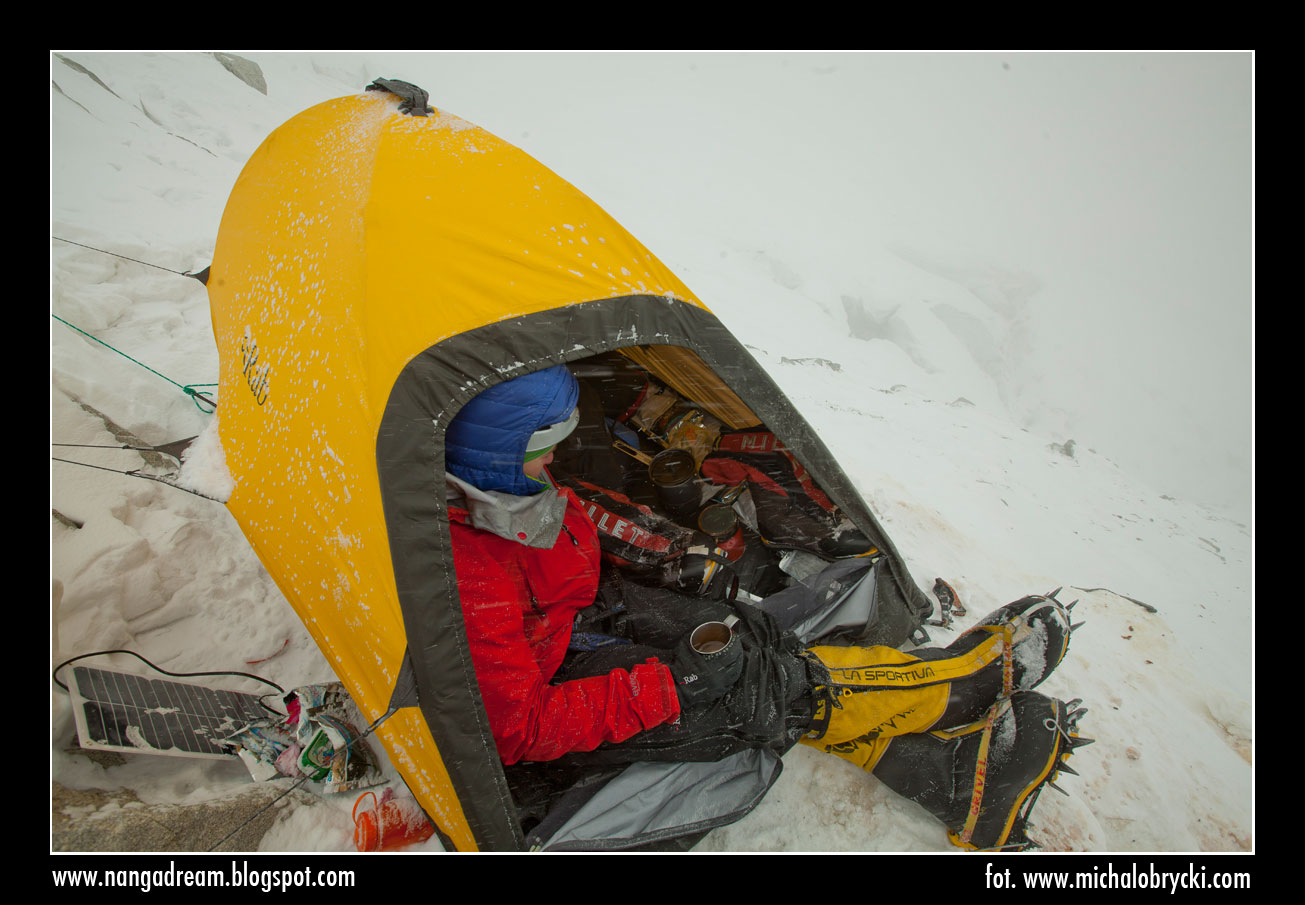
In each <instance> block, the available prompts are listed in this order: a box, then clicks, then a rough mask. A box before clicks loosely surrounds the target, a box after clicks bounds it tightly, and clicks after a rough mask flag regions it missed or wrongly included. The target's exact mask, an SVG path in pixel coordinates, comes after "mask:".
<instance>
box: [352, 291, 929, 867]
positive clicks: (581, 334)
mask: <svg viewBox="0 0 1305 905" xmlns="http://www.w3.org/2000/svg"><path fill="white" fill-rule="evenodd" d="M636 345H671V346H682V347H685V348H688V349H692V350H693V351H695V352H696V353H697V354H698V355H699V357H701V358H702V360H703V361H704V362H705V363H706V364H707V365H708V366H710V367H711V368H712V369H713V370H714V371H715V373H716V374H717V376H718V377H720V378H721V380H722V381H723V382H724V383H725V384H727V385H728V386H730V387H731V388H732V389H733V390H734V392H735V393H737V394H738V396H739V397H740V398H741V399H742V400H743V401H744V403H746V404H747V405H748V406H749V407H750V408H751V409H752V411H753V412H755V413H756V415H757V416H758V417H759V418H761V419H762V421H763V422H764V423H765V424H766V426H767V428H769V429H770V430H771V431H772V432H773V433H774V434H775V435H776V437H778V438H779V440H780V441H781V442H782V443H784V444H785V446H787V447H788V448H789V449H790V450H791V451H792V452H793V453H794V454H795V455H796V456H797V458H798V459H799V460H800V461H801V462H802V463H803V465H805V466H806V468H807V470H808V471H809V472H810V473H811V476H812V477H813V479H814V480H815V481H816V483H817V484H818V485H819V486H820V487H821V489H823V490H824V491H825V493H826V494H827V495H828V496H829V498H830V499H831V500H833V502H834V503H835V504H836V505H838V506H839V507H840V508H841V509H842V510H843V511H844V513H845V514H846V515H847V516H848V517H849V518H851V520H852V521H853V522H854V523H855V524H856V525H857V526H858V527H859V528H860V529H861V530H862V531H864V532H865V533H866V534H867V535H868V536H869V537H870V539H871V540H872V542H874V543H875V544H876V545H877V546H878V547H879V549H880V550H881V551H883V552H884V554H885V560H883V565H884V566H886V568H885V567H881V568H879V569H876V572H877V574H878V575H879V579H878V581H879V587H878V589H877V594H878V598H879V607H878V610H879V614H880V619H879V621H878V622H877V623H876V625H875V626H874V627H873V632H872V634H867V635H863V636H861V637H855V638H853V637H849V639H848V640H859V641H863V642H867V643H889V644H893V645H896V644H900V643H901V642H902V641H904V640H905V639H906V638H907V637H908V636H909V635H910V633H911V631H912V630H914V628H915V627H916V626H918V625H919V622H920V620H921V619H922V618H923V617H924V616H925V615H927V614H928V612H929V611H930V608H931V605H930V603H929V601H928V599H927V598H926V597H925V596H924V593H923V591H921V590H920V588H919V587H917V586H916V585H915V583H914V582H913V581H912V579H911V577H910V575H909V574H908V573H907V571H906V568H905V566H904V564H903V563H902V561H901V557H900V555H899V554H898V553H897V550H896V549H895V548H894V547H893V545H892V543H891V541H890V540H889V539H888V537H887V536H886V534H885V533H884V531H883V530H882V528H881V527H880V526H879V524H878V522H877V521H876V520H875V518H874V516H873V515H872V514H871V513H870V512H869V510H868V509H867V507H866V506H865V504H864V503H863V502H862V500H861V498H860V496H859V494H858V493H857V492H856V490H855V488H853V487H852V485H851V482H850V481H849V479H848V478H847V476H846V475H845V474H843V472H842V470H841V469H840V468H839V467H838V465H837V463H836V462H835V461H834V460H833V457H832V456H831V455H830V453H829V451H828V449H827V448H826V447H825V445H824V443H823V442H821V440H820V439H819V437H817V436H816V434H815V432H814V431H813V430H812V428H811V426H810V425H809V424H807V422H806V420H805V419H803V417H802V416H801V415H800V414H799V413H798V412H797V410H796V409H795V408H794V407H793V406H792V404H791V403H790V402H788V400H787V399H786V398H785V397H784V395H783V393H782V392H781V391H780V390H779V388H778V387H777V386H776V385H775V383H774V382H773V381H772V380H771V379H770V377H769V376H768V375H767V374H766V373H765V371H764V370H763V369H762V368H761V366H760V365H759V364H757V362H756V361H755V360H754V359H753V358H752V356H751V355H750V354H749V353H748V351H747V350H746V349H745V348H744V347H743V345H742V344H741V343H740V342H739V341H738V340H737V339H735V338H734V336H733V335H732V334H730V332H729V331H728V330H727V329H726V328H725V327H724V325H723V324H721V322H720V321H719V320H718V319H717V318H716V317H715V316H714V315H712V314H711V313H710V312H708V311H705V310H703V309H702V308H699V307H698V306H696V305H692V304H689V303H687V302H683V301H681V300H678V299H674V298H669V297H666V296H658V295H632V296H618V297H614V298H609V299H602V300H598V301H588V302H583V303H579V304H574V305H567V306H564V307H560V308H554V309H551V310H547V311H541V312H538V313H535V314H529V315H523V316H520V317H514V318H509V319H506V320H501V321H497V322H495V323H492V324H487V325H485V326H483V327H479V328H476V329H474V330H469V331H466V332H465V333H460V334H457V335H454V336H452V337H449V338H448V339H445V340H443V341H441V342H439V343H436V344H435V345H433V346H431V347H430V348H428V349H426V350H425V351H424V352H422V353H420V354H419V355H417V356H416V357H415V358H413V359H412V360H411V361H410V362H409V363H408V365H407V366H406V367H405V368H404V370H403V371H402V373H401V374H400V375H399V377H398V379H397V380H396V381H395V384H394V386H393V388H392V389H391V391H390V396H389V399H388V401H387V404H386V409H385V412H384V415H383V416H382V419H381V424H380V428H379V431H378V435H377V443H376V458H377V471H378V477H379V482H380V487H381V498H382V502H383V505H384V508H385V523H386V529H387V533H388V536H389V543H390V555H391V559H392V561H393V567H394V577H395V583H396V586H397V592H398V598H399V603H400V607H401V609H402V612H403V620H404V628H405V631H406V633H407V638H408V650H409V655H410V657H411V667H412V668H411V678H413V679H415V682H416V688H417V706H419V707H420V708H421V711H422V715H423V716H424V717H425V720H426V723H427V725H428V727H429V728H430V731H431V733H432V735H433V737H434V739H435V742H436V744H437V745H438V747H439V750H440V754H441V757H442V759H443V761H444V766H445V768H446V769H447V770H448V772H449V776H450V779H451V780H452V783H453V786H454V788H455V789H456V790H457V791H458V796H459V800H460V804H461V806H462V809H463V813H464V815H465V817H466V819H467V822H468V825H469V826H470V828H471V831H472V834H473V836H474V837H475V839H476V842H477V845H478V847H479V848H480V849H481V850H485V851H519V850H521V849H522V848H523V846H524V838H523V836H522V832H521V828H520V826H519V822H518V820H517V817H516V808H515V806H514V804H513V802H512V798H511V795H510V793H509V791H508V787H507V781H506V778H505V776H504V773H503V769H502V766H501V764H500V763H499V760H498V756H497V750H496V748H495V745H494V740H493V738H492V736H491V734H490V729H489V723H488V718H487V717H486V714H485V708H484V704H483V702H482V700H481V697H480V691H479V688H478V686H477V685H476V676H475V670H474V668H473V666H472V663H471V657H470V653H469V650H468V646H467V639H466V630H465V626H464V624H463V620H462V611H461V606H460V601H459V596H458V588H457V576H456V574H455V572H454V567H453V556H452V550H451V546H450V544H451V542H450V535H449V527H448V511H447V506H446V504H445V488H444V430H445V428H446V426H447V425H448V423H449V421H450V420H451V419H452V418H453V416H454V415H456V414H457V412H458V410H459V409H460V408H461V407H462V406H463V405H464V404H465V403H466V402H467V401H468V400H469V399H471V398H472V397H473V396H475V395H476V394H477V393H479V392H481V391H483V390H485V389H487V388H489V387H490V386H493V385H495V384H497V383H500V382H502V381H504V380H508V379H510V378H513V377H517V376H520V375H521V374H525V373H529V372H532V371H537V370H540V369H542V368H545V367H549V366H552V365H555V364H564V363H566V362H569V361H576V360H578V359H582V358H587V357H589V356H592V355H597V354H601V353H603V352H609V351H612V350H615V349H620V348H627V347H630V346H636ZM405 678H407V677H406V676H405ZM399 698H401V699H405V700H410V696H409V695H402V694H400V695H399Z"/></svg>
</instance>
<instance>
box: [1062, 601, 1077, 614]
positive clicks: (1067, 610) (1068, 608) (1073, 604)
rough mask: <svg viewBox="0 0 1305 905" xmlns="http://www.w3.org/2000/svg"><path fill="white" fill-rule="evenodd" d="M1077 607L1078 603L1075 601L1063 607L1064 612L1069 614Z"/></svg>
mask: <svg viewBox="0 0 1305 905" xmlns="http://www.w3.org/2000/svg"><path fill="white" fill-rule="evenodd" d="M1077 605H1078V601H1077V600H1075V601H1074V602H1073V603H1068V604H1066V605H1065V612H1069V611H1070V610H1072V609H1074V607H1075V606H1077Z"/></svg>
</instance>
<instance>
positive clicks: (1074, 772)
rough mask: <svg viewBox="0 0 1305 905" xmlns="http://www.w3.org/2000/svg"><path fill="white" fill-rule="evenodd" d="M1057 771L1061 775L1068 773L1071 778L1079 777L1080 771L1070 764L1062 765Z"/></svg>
mask: <svg viewBox="0 0 1305 905" xmlns="http://www.w3.org/2000/svg"><path fill="white" fill-rule="evenodd" d="M1056 770H1057V772H1059V773H1068V774H1069V775H1070V776H1078V771H1077V770H1075V769H1074V768H1073V767H1071V766H1070V765H1069V764H1061V765H1060V766H1059V767H1057V768H1056Z"/></svg>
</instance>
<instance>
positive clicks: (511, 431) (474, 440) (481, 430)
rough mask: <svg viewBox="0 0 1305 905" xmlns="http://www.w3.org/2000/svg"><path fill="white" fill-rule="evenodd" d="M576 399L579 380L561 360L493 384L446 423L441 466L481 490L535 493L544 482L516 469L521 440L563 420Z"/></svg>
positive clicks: (523, 448) (523, 449) (519, 462)
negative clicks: (552, 364) (560, 362)
mask: <svg viewBox="0 0 1305 905" xmlns="http://www.w3.org/2000/svg"><path fill="white" fill-rule="evenodd" d="M579 399H580V387H579V384H577V383H576V379H575V377H573V376H572V375H571V372H570V371H568V370H567V369H566V367H564V366H563V365H557V366H555V367H551V368H548V369H546V370H543V371H535V372H534V373H532V374H524V375H522V376H521V377H514V378H513V379H511V380H507V381H504V382H503V383H500V384H495V385H494V386H492V387H490V388H489V389H487V390H485V391H484V392H483V393H481V394H480V395H478V396H476V397H475V398H474V399H472V400H471V401H470V402H468V403H467V404H466V405H464V406H463V407H462V410H461V411H460V412H458V414H457V417H455V418H454V419H453V421H451V422H450V423H449V426H448V430H447V431H446V432H445V434H444V462H445V467H446V468H447V469H448V471H449V473H450V474H453V475H456V476H457V477H459V478H461V479H462V480H464V481H466V482H467V483H468V484H471V485H472V486H473V487H478V488H480V489H481V490H490V491H498V492H500V493H512V494H517V495H518V496H529V495H531V494H534V493H538V492H539V491H540V490H542V489H543V487H542V486H541V485H540V484H539V482H537V481H532V480H531V479H530V478H528V477H526V475H525V473H524V472H523V471H522V470H521V469H522V466H523V465H524V464H525V455H526V443H527V441H528V440H529V439H530V435H531V434H533V433H534V432H535V431H537V430H539V429H540V428H543V427H548V426H549V425H552V424H556V423H558V422H559V421H564V420H566V418H567V416H568V415H570V414H571V410H572V409H574V408H575V407H576V403H577V402H578V401H579Z"/></svg>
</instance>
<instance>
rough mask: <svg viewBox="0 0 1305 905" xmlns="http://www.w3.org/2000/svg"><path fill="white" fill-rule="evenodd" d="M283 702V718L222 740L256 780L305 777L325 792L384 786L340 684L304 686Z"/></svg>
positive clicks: (372, 755) (356, 717) (254, 726)
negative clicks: (284, 716) (285, 713)
mask: <svg viewBox="0 0 1305 905" xmlns="http://www.w3.org/2000/svg"><path fill="white" fill-rule="evenodd" d="M285 704H286V711H287V717H286V719H285V720H283V721H277V720H272V719H269V720H266V721H263V722H260V723H257V724H251V725H249V726H247V727H245V728H244V729H243V730H241V731H240V732H238V733H236V734H235V735H232V736H229V737H228V738H227V739H226V740H225V741H226V742H227V744H229V745H230V746H231V747H233V748H234V749H235V750H236V754H237V755H239V757H240V759H241V760H242V761H244V763H245V766H246V767H247V768H248V769H249V773H250V775H251V776H252V777H253V778H254V779H255V780H257V781H260V782H262V781H266V780H270V779H275V778H277V777H279V776H290V777H295V778H307V779H308V780H310V781H311V782H314V783H318V784H319V788H320V791H322V792H323V793H326V794H334V793H337V792H348V791H352V790H356V789H366V788H370V787H371V786H375V785H379V784H380V783H382V782H384V778H383V777H382V775H381V771H380V769H379V766H378V765H377V762H376V757H375V755H374V754H373V753H372V751H371V749H370V748H369V747H368V745H367V742H366V740H365V739H364V738H363V737H362V734H361V733H359V731H358V729H357V728H356V727H357V726H358V725H359V715H358V710H357V708H356V707H355V706H354V704H353V701H352V700H350V698H349V695H348V694H347V693H346V692H345V691H344V688H343V686H341V685H339V684H331V685H305V686H303V687H301V688H296V689H294V690H293V691H291V692H290V693H288V694H287V695H286V696H285Z"/></svg>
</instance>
